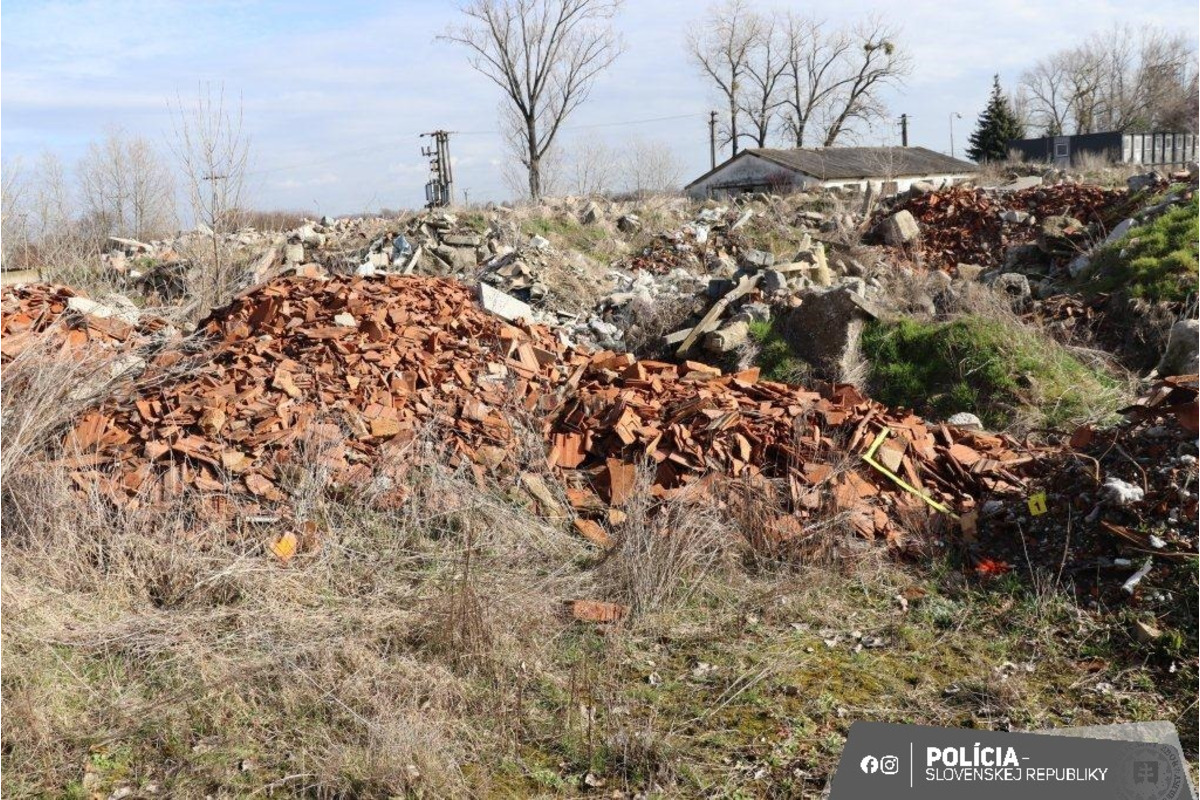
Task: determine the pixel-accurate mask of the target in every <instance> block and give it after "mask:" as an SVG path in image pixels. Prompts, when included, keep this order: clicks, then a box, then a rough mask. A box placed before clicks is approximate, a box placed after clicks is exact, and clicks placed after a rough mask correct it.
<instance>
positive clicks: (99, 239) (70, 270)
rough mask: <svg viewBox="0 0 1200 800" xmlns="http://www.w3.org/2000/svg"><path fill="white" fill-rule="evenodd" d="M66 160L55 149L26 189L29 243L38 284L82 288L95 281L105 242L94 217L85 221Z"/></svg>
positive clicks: (39, 165) (25, 228)
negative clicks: (77, 212) (68, 172)
mask: <svg viewBox="0 0 1200 800" xmlns="http://www.w3.org/2000/svg"><path fill="white" fill-rule="evenodd" d="M77 207H78V204H77V202H76V198H75V196H74V194H73V192H72V191H71V185H70V183H69V182H68V180H67V174H66V170H65V169H64V168H63V164H62V160H61V159H59V157H58V156H57V155H55V154H54V153H51V152H50V151H48V150H47V151H45V152H43V153H42V155H41V156H40V157H39V158H38V161H37V163H36V165H35V166H34V169H33V173H32V175H31V176H30V182H29V186H28V188H27V207H26V209H25V212H24V213H25V214H26V215H27V217H26V219H25V220H23V233H24V235H25V242H24V245H25V247H26V249H27V250H28V251H29V252H30V253H31V256H30V257H29V258H27V259H26V260H27V261H32V264H27V265H26V266H33V267H36V268H37V271H38V278H39V280H51V281H62V282H65V283H68V284H71V285H75V286H78V285H81V284H83V283H85V282H86V281H87V280H88V279H89V278H91V277H92V275H91V274H90V273H94V272H95V266H96V263H97V262H98V261H99V258H100V251H101V246H102V245H103V243H104V236H105V234H103V232H102V230H101V229H100V228H99V227H98V226H97V225H95V221H94V220H92V219H90V218H87V217H85V218H83V219H80V218H79V217H78V216H77V214H76V209H77Z"/></svg>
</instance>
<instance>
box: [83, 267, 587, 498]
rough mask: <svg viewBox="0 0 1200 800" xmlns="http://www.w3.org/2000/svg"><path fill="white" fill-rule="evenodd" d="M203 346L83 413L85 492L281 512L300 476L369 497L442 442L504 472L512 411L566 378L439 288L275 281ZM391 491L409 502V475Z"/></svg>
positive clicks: (254, 293) (210, 329)
mask: <svg viewBox="0 0 1200 800" xmlns="http://www.w3.org/2000/svg"><path fill="white" fill-rule="evenodd" d="M198 332H199V333H200V334H201V335H202V336H204V337H206V339H207V341H208V343H209V350H208V351H207V358H206V360H205V361H204V362H203V363H202V364H200V365H199V366H198V367H197V368H196V369H194V370H192V371H190V372H189V373H188V374H186V375H185V376H184V377H182V379H178V380H173V381H160V382H152V383H151V384H150V386H149V388H147V389H145V390H143V391H142V392H141V393H140V394H139V395H138V396H135V397H131V398H126V399H124V400H122V401H119V402H116V403H114V404H112V406H111V407H108V406H106V407H102V408H100V409H98V410H96V411H94V412H92V413H89V414H88V415H86V416H85V417H84V418H83V419H82V420H80V422H79V424H78V425H77V426H76V427H75V429H74V430H73V431H71V432H70V434H69V435H68V436H67V439H66V442H65V445H66V450H67V452H68V454H69V460H70V462H71V463H73V464H74V465H75V466H77V467H78V468H79V469H80V470H81V472H80V473H79V474H78V475H77V476H76V481H77V482H79V483H81V484H82V483H88V482H95V483H98V484H100V485H101V487H102V488H103V489H105V490H106V491H107V494H108V495H109V496H110V497H112V498H113V499H115V500H117V501H118V502H129V501H131V500H137V501H139V502H142V501H145V500H149V501H151V502H156V501H157V502H161V501H165V500H169V499H171V498H172V497H174V496H176V495H178V494H179V493H181V492H183V491H184V490H186V489H196V490H200V491H201V492H231V493H232V494H234V495H247V494H248V495H249V496H251V497H253V498H257V499H258V500H259V501H261V502H265V503H279V502H282V501H283V500H285V499H286V496H287V492H288V490H289V486H288V475H289V474H290V473H293V472H294V471H295V469H296V468H297V467H299V466H302V465H306V464H307V465H308V466H313V467H317V468H319V469H320V470H321V471H322V472H324V473H325V474H327V475H328V476H329V481H330V482H331V483H332V484H335V485H342V486H354V485H363V484H366V483H369V482H370V481H372V480H374V479H376V478H378V477H379V474H378V471H379V468H380V467H381V465H382V464H385V463H388V462H389V459H391V457H393V456H397V457H398V456H399V455H400V453H401V452H402V451H403V449H404V447H405V446H406V445H408V444H409V443H410V442H412V441H413V440H414V439H415V438H417V437H418V436H419V435H422V434H433V433H435V431H436V433H437V435H438V436H439V437H440V438H441V440H442V442H443V443H444V444H445V445H446V448H447V450H448V451H449V454H450V458H451V459H452V461H455V462H460V461H461V459H462V456H464V455H465V456H466V457H467V458H468V459H469V460H470V461H472V462H476V463H499V462H501V461H503V460H504V459H505V458H506V454H507V452H508V450H509V449H510V448H511V446H512V440H513V429H512V425H511V423H510V418H511V416H512V413H513V409H514V408H521V407H524V408H525V409H528V410H535V409H537V408H538V407H539V405H540V404H541V402H542V400H543V399H544V397H545V393H546V391H547V389H548V388H550V387H552V386H555V385H557V384H559V383H563V382H565V381H567V379H568V377H569V376H568V375H566V370H567V369H568V368H569V363H568V362H566V361H564V360H563V359H562V353H561V352H560V351H561V346H560V345H558V344H557V340H556V339H555V338H554V337H553V336H552V335H551V334H549V332H548V331H547V330H546V329H544V328H534V327H529V328H519V327H516V326H513V325H509V324H507V323H505V322H504V321H503V320H500V319H499V318H497V317H493V316H491V315H490V314H487V313H486V312H484V311H482V310H480V309H479V308H478V307H477V306H476V304H475V302H474V297H473V295H472V293H471V292H470V291H469V290H468V289H467V288H466V287H464V286H463V285H461V284H459V283H457V282H455V281H450V280H446V279H438V278H418V277H404V276H387V277H384V278H376V279H365V278H334V279H330V280H314V279H305V278H296V277H292V278H284V279H279V280H276V281H273V282H271V283H268V284H265V285H263V286H260V287H257V288H255V289H253V290H250V291H249V292H247V293H244V294H243V295H241V296H240V297H238V298H237V299H236V300H234V302H233V303H232V304H230V305H229V306H228V307H226V308H223V309H220V310H218V311H217V312H214V313H213V314H212V315H211V316H209V317H208V318H207V319H205V320H203V321H201V323H200V324H199V326H198ZM547 348H551V349H547ZM177 355H179V354H178V353H164V354H162V355H160V356H159V358H158V359H157V360H156V362H155V364H154V365H153V366H154V367H156V368H165V367H169V366H171V365H172V364H173V362H174V360H175V359H174V357H175V356H177ZM391 460H397V459H391ZM389 477H390V478H391V479H393V480H395V481H396V487H395V488H396V491H397V492H398V493H400V494H401V495H402V494H403V486H402V480H401V478H402V475H401V474H395V475H391V476H389Z"/></svg>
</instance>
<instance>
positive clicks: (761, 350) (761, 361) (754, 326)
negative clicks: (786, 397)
mask: <svg viewBox="0 0 1200 800" xmlns="http://www.w3.org/2000/svg"><path fill="white" fill-rule="evenodd" d="M750 339H751V341H753V342H754V343H755V344H756V345H758V356H757V358H756V359H755V362H754V363H755V365H756V366H758V368H759V369H760V370H762V377H763V378H764V379H766V380H769V381H777V382H779V383H803V382H804V379H805V378H807V377H808V375H809V374H810V373H811V368H810V367H809V366H808V364H807V363H805V362H804V361H803V360H801V359H800V358H798V357H797V356H796V355H795V353H793V352H792V348H791V345H789V344H788V343H787V341H786V340H785V339H784V338H783V334H782V333H781V332H780V330H779V325H778V323H777V321H770V322H751V323H750Z"/></svg>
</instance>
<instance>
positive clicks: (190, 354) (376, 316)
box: [3, 275, 1032, 543]
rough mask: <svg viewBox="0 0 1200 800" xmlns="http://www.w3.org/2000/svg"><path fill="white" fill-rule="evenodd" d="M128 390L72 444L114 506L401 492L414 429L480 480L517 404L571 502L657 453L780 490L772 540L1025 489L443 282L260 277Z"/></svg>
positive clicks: (502, 449)
mask: <svg viewBox="0 0 1200 800" xmlns="http://www.w3.org/2000/svg"><path fill="white" fill-rule="evenodd" d="M61 296H62V290H58V289H46V288H44V287H41V288H28V287H27V288H24V289H22V290H20V291H19V292H13V291H9V290H6V292H5V294H4V300H3V317H4V318H3V329H4V331H5V333H6V334H8V333H10V332H13V331H16V332H18V333H19V332H20V331H21V330H23V329H30V328H33V329H38V330H41V329H45V328H46V327H47V326H46V325H45V324H43V322H42V321H41V320H43V318H44V317H45V313H44V312H45V307H46V306H47V304H49V306H48V307H49V309H50V312H51V313H52V312H53V311H55V310H56V309H59V306H60V305H64V306H65V304H64V303H60V302H58V301H54V300H53V299H51V300H49V301H48V300H47V298H55V297H61ZM39 309H41V310H39ZM59 313H61V310H59ZM39 314H41V315H42V316H38V315H39ZM34 318H36V319H37V320H39V321H38V322H36V323H33V322H31V320H33V319H34ZM93 323H94V320H91V319H90V318H87V324H86V325H84V326H83V328H82V329H83V330H84V331H85V333H84V336H83V339H80V340H79V341H77V342H76V344H82V343H83V342H84V341H86V340H87V339H88V338H89V337H90V336H91V333H90V331H91V327H90V326H91V325H92V324H93ZM118 338H119V337H118ZM6 339H7V337H6ZM10 358H11V355H10V354H9V352H8V350H7V349H6V350H5V360H6V361H7V360H9V359H10ZM189 358H190V359H192V361H191V362H190V368H189V369H181V368H180V367H181V365H182V364H184V363H185V361H186V360H187V359H189ZM139 385H140V386H141V387H142V388H140V389H139V390H137V391H136V392H135V393H133V394H132V395H130V396H127V397H123V398H114V399H113V400H111V401H109V402H108V403H106V404H104V405H103V406H102V407H100V408H98V409H96V410H94V411H92V412H89V413H87V414H86V415H85V416H84V417H83V418H82V419H80V420H79V422H78V424H77V425H75V427H74V428H73V429H72V430H71V431H70V432H69V433H68V434H67V436H66V437H65V441H64V448H63V449H64V455H63V457H64V459H65V460H66V462H67V463H68V465H69V466H70V467H71V468H72V469H73V476H74V479H75V481H76V483H77V484H78V485H80V486H81V487H99V488H100V489H101V490H102V491H103V492H104V493H105V494H106V495H107V496H108V497H109V498H111V499H112V500H113V502H115V503H118V504H129V503H137V504H142V503H159V502H169V501H171V500H173V499H174V498H176V497H178V496H180V495H181V494H182V493H184V492H187V491H195V492H199V493H201V494H202V495H212V496H213V497H214V498H224V499H222V500H219V502H218V504H220V503H228V502H229V501H230V500H233V501H235V502H236V503H237V504H238V505H239V507H240V510H241V512H242V513H245V512H246V510H247V509H248V508H252V507H259V508H264V509H265V508H270V509H272V510H274V511H277V512H279V513H286V509H287V507H288V505H289V504H288V501H289V499H291V497H292V496H293V495H294V494H296V493H297V492H302V491H307V490H306V489H304V488H303V487H304V486H306V485H311V484H308V483H305V482H304V481H301V480H300V479H299V478H298V477H297V476H298V475H307V476H311V475H313V474H317V475H321V476H324V479H325V481H326V482H327V484H328V485H330V486H333V487H337V488H338V489H339V490H340V491H354V490H358V489H364V488H368V487H369V488H371V489H372V490H373V491H372V496H373V497H375V498H377V499H380V500H382V501H384V502H387V503H395V502H403V500H404V495H405V483H406V481H405V470H406V469H407V464H408V463H409V461H410V459H408V458H407V457H406V451H407V448H408V447H409V446H410V445H411V444H412V443H413V442H415V441H418V440H420V439H421V438H423V437H424V436H433V437H435V438H436V440H437V441H439V442H440V443H441V444H442V445H443V446H444V447H445V448H446V449H447V450H448V452H449V458H450V460H451V462H452V463H455V464H458V465H462V466H468V467H470V468H472V469H473V470H475V471H476V474H478V475H479V476H480V477H481V478H482V477H483V475H484V473H485V471H486V470H489V469H494V470H499V471H502V472H505V471H509V472H511V471H515V470H518V469H537V468H538V467H540V466H543V465H539V464H523V463H521V458H522V456H521V452H522V448H521V447H519V444H520V441H521V440H520V438H519V433H520V431H519V430H518V429H517V427H516V426H517V424H518V423H517V422H516V420H518V419H521V418H524V419H525V420H527V421H528V422H529V425H527V426H524V428H527V429H529V430H533V431H537V430H538V429H539V428H540V430H541V432H542V433H543V435H544V438H545V447H546V453H547V456H548V460H549V464H550V466H551V467H553V468H555V469H557V470H558V471H559V473H560V474H561V475H562V477H563V478H564V480H565V481H566V483H567V486H568V488H567V497H568V498H569V499H570V501H571V503H572V505H573V506H574V507H575V508H576V510H577V511H579V512H580V513H581V514H582V515H584V516H588V515H592V516H601V515H602V514H603V513H604V512H605V509H607V508H611V507H620V506H622V505H624V504H625V503H626V502H628V501H629V499H630V496H631V493H632V492H633V491H634V490H635V486H636V475H637V471H638V469H639V468H641V467H642V466H643V465H650V473H651V474H652V478H651V487H650V491H651V492H652V493H654V494H655V495H658V496H660V497H670V496H671V495H672V494H673V493H678V492H679V491H680V490H682V489H683V488H685V487H688V486H690V485H696V484H698V483H699V482H700V481H712V480H715V479H718V478H719V477H720V476H725V477H728V478H734V479H738V480H739V481H746V482H750V483H753V484H755V485H757V486H760V487H762V488H763V489H764V491H766V492H767V493H768V494H770V495H771V496H773V497H774V498H775V500H776V508H777V509H778V512H777V515H776V516H775V517H774V518H773V519H771V520H768V523H767V526H766V527H767V530H768V531H769V536H770V537H771V538H773V539H775V540H778V541H782V542H786V541H790V540H793V539H796V538H803V537H805V536H807V535H809V533H808V532H807V531H806V528H805V521H806V520H807V519H808V518H810V517H814V516H816V514H815V512H816V511H818V510H826V511H827V510H829V509H834V510H836V511H839V512H843V513H844V518H845V519H847V521H848V522H849V523H850V524H851V525H853V527H854V528H855V529H857V530H858V531H859V532H861V533H862V534H864V535H866V536H870V537H874V536H879V537H882V538H886V539H887V540H888V541H889V542H892V543H898V542H899V541H900V540H901V539H902V536H901V534H902V530H901V525H900V520H901V519H902V518H904V517H905V516H907V514H906V513H901V512H903V511H905V510H906V509H907V510H911V509H924V508H927V507H929V506H935V507H936V506H942V507H944V508H946V509H948V510H951V511H957V512H963V511H968V510H970V509H971V508H973V507H974V506H975V505H976V504H977V502H978V499H979V498H980V497H981V496H982V495H984V494H993V493H1000V494H1003V493H1013V492H1017V491H1019V490H1020V489H1021V487H1022V485H1023V477H1022V470H1023V469H1024V468H1026V467H1027V465H1029V464H1030V463H1031V461H1032V457H1031V456H1030V455H1029V454H1027V453H1025V452H1023V451H1021V448H1020V447H1018V445H1017V443H1016V442H1014V441H1012V440H1011V439H1008V438H1006V437H1002V436H993V435H988V434H984V433H979V432H971V431H966V430H960V429H956V428H953V427H949V426H946V425H928V424H926V423H925V422H923V421H922V420H921V419H919V418H917V417H915V416H913V415H911V414H908V413H906V412H903V411H892V410H889V409H887V408H885V407H884V406H881V405H880V404H878V403H874V402H872V401H870V400H868V399H866V398H864V397H863V396H862V395H860V394H859V393H858V392H857V391H856V390H854V389H853V388H852V387H850V386H847V385H829V386H823V387H820V390H819V391H809V390H806V389H803V388H799V387H793V386H787V385H784V384H778V383H772V382H766V381H761V380H759V376H758V372H757V370H748V371H744V372H739V373H736V374H732V375H722V374H721V372H720V371H719V370H717V369H715V368H713V367H709V366H707V365H703V364H698V363H693V362H685V363H684V364H682V365H675V364H669V363H665V362H653V361H638V360H636V359H635V358H634V357H633V356H631V355H628V354H620V353H615V352H612V351H601V352H589V351H587V350H583V349H577V348H572V347H570V346H568V345H567V344H566V343H564V342H563V341H562V340H561V339H560V338H559V337H558V336H556V335H555V334H554V333H553V332H551V331H550V330H549V329H548V328H545V327H542V326H537V325H529V324H525V323H523V322H519V323H517V324H510V323H507V322H505V321H503V320H501V319H499V318H497V317H494V316H492V315H490V314H488V313H487V312H485V311H483V310H481V309H480V308H479V307H478V305H477V304H476V301H475V298H474V296H473V293H472V292H471V291H470V290H469V289H468V288H466V287H465V286H464V285H462V284H460V283H458V282H456V281H453V280H449V279H444V278H430V277H418V276H394V275H392V276H380V277H337V278H331V279H309V278H301V277H289V278H283V279H278V280H275V281H272V282H270V283H267V284H264V285H262V286H259V287H256V288H254V289H251V290H248V291H247V292H245V293H244V294H242V295H241V296H239V297H238V298H236V299H235V300H234V301H233V302H232V303H231V304H230V305H228V306H227V307H225V308H222V309H219V310H217V311H214V312H213V313H212V314H211V315H210V316H209V317H208V318H206V319H205V320H203V321H202V322H201V323H200V324H199V327H198V331H197V336H196V337H192V338H191V339H181V340H178V341H177V343H176V344H175V346H172V347H167V348H165V349H163V350H162V351H161V352H159V353H158V354H157V355H156V356H154V358H153V360H152V361H151V363H150V364H149V367H148V369H147V371H146V374H145V375H144V376H143V380H142V381H141V382H140V384H139ZM885 430H886V432H887V434H888V435H887V438H886V441H884V442H883V444H882V447H880V448H879V449H878V452H877V453H876V454H875V457H874V459H873V461H874V464H868V463H866V462H865V461H864V460H863V459H862V458H861V456H862V455H863V454H865V453H866V452H867V451H868V449H870V448H871V447H872V445H873V444H874V443H875V442H876V440H877V438H878V437H879V435H880V434H881V433H883V432H885ZM526 452H527V450H526Z"/></svg>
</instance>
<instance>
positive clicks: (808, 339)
mask: <svg viewBox="0 0 1200 800" xmlns="http://www.w3.org/2000/svg"><path fill="white" fill-rule="evenodd" d="M878 314H879V312H878V310H877V309H876V308H875V307H874V306H873V305H872V304H871V303H870V302H868V301H867V300H866V299H864V298H863V297H862V296H861V295H859V294H857V293H855V292H853V291H851V290H850V289H849V288H847V287H844V286H843V287H840V288H837V289H828V290H825V291H812V292H806V293H804V294H803V295H802V296H801V301H800V305H799V306H798V307H796V308H795V309H793V310H792V311H791V312H790V313H789V314H788V316H787V317H786V318H784V321H783V337H784V339H785V340H786V341H787V343H788V344H789V345H790V346H791V348H792V351H793V352H794V353H796V355H798V356H799V357H800V358H803V359H804V360H805V361H807V362H808V363H809V364H812V365H813V366H814V367H816V368H817V369H819V370H821V371H822V372H823V373H824V374H825V375H828V376H830V377H831V378H833V379H834V380H844V379H845V378H846V377H847V376H850V375H852V374H854V372H855V369H856V367H857V365H858V364H859V362H860V358H861V356H860V350H859V341H860V339H861V336H862V329H863V324H864V323H865V322H866V321H867V320H870V319H875V318H876V317H878Z"/></svg>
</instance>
